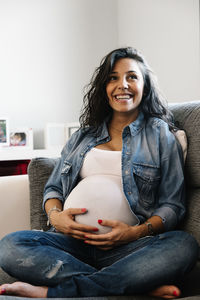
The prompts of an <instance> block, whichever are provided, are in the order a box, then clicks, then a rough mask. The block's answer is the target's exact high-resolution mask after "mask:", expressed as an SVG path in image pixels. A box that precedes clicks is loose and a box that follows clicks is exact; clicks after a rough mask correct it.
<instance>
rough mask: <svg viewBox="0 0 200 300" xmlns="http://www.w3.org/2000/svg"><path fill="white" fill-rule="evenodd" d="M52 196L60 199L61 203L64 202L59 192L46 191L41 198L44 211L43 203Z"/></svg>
mask: <svg viewBox="0 0 200 300" xmlns="http://www.w3.org/2000/svg"><path fill="white" fill-rule="evenodd" d="M52 198H56V199H58V200H60V201H61V202H62V203H63V202H64V199H63V197H62V196H61V195H60V193H58V192H55V191H52V192H48V193H47V194H45V195H44V198H43V203H42V208H43V210H44V212H45V208H44V207H45V203H46V202H47V200H48V199H52Z"/></svg>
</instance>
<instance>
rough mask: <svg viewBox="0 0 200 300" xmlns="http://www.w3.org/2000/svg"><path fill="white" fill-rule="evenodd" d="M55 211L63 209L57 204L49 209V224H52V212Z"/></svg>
mask: <svg viewBox="0 0 200 300" xmlns="http://www.w3.org/2000/svg"><path fill="white" fill-rule="evenodd" d="M53 211H58V212H61V211H62V210H61V209H60V208H58V207H57V206H54V207H52V208H51V209H50V210H49V211H48V214H47V218H48V220H47V226H50V225H52V223H51V213H52V212H53ZM52 226H53V225H52Z"/></svg>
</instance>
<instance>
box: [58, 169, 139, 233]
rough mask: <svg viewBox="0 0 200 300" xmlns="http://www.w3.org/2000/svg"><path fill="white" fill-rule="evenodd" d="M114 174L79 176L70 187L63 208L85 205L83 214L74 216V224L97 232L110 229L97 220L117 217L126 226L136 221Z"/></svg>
mask: <svg viewBox="0 0 200 300" xmlns="http://www.w3.org/2000/svg"><path fill="white" fill-rule="evenodd" d="M120 180H121V179H120V177H118V176H106V175H105V176H102V175H95V176H94V175H93V176H89V177H86V178H84V179H82V180H81V181H80V182H79V183H78V185H77V186H76V187H75V188H74V189H73V190H72V192H71V193H70V195H69V196H68V198H67V200H66V201H65V204H64V209H67V208H87V210H88V211H87V213H86V214H84V215H77V216H76V218H75V220H76V221H77V222H78V223H81V224H86V225H91V226H95V227H98V228H99V232H98V233H107V232H109V231H111V228H110V227H107V226H106V227H105V226H101V225H99V224H98V219H106V220H118V221H122V222H124V223H126V224H128V225H136V224H138V223H139V222H138V218H137V217H136V216H135V214H134V213H133V212H132V211H131V209H130V207H129V204H128V202H127V200H126V199H125V195H124V193H123V190H122V184H121V182H120Z"/></svg>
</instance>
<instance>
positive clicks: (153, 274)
mask: <svg viewBox="0 0 200 300" xmlns="http://www.w3.org/2000/svg"><path fill="white" fill-rule="evenodd" d="M197 256H198V244H197V242H196V240H195V239H194V238H193V237H192V236H191V235H189V234H188V233H185V232H183V231H170V232H166V233H163V234H160V235H157V236H151V237H149V236H147V237H144V238H141V239H139V240H137V241H133V242H130V243H129V244H126V245H122V246H120V247H115V248H113V249H111V250H108V251H103V250H100V249H98V248H96V247H95V246H91V245H86V244H84V242H83V241H81V240H77V239H74V238H71V237H68V236H66V235H64V234H61V233H52V232H42V231H19V232H15V233H11V234H9V235H7V236H6V237H4V238H3V239H2V240H1V241H0V266H1V267H2V268H3V270H5V271H6V272H7V273H8V274H10V275H11V276H13V277H15V278H17V279H19V280H21V281H26V282H29V283H32V284H35V285H44V286H48V287H49V288H48V297H49V298H62V297H78V296H81V297H84V296H85V297H89V296H104V295H124V294H125V295H129V294H138V293H145V292H149V291H151V290H152V289H154V288H155V287H157V286H161V285H163V284H174V283H177V281H179V280H181V279H182V278H183V276H184V275H185V274H186V273H187V272H189V271H190V270H191V268H192V267H193V266H194V264H195V262H196V259H197Z"/></svg>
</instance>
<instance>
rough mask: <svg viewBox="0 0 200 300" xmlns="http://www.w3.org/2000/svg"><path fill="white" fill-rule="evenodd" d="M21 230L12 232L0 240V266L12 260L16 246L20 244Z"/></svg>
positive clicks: (14, 256)
mask: <svg viewBox="0 0 200 300" xmlns="http://www.w3.org/2000/svg"><path fill="white" fill-rule="evenodd" d="M22 235H23V234H22V232H20V231H19V232H14V233H10V234H8V235H6V236H5V237H3V238H2V240H1V241H0V266H1V267H3V266H4V265H6V264H8V263H10V262H12V261H13V259H14V258H16V253H17V247H18V245H19V244H20V240H21V238H22Z"/></svg>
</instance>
